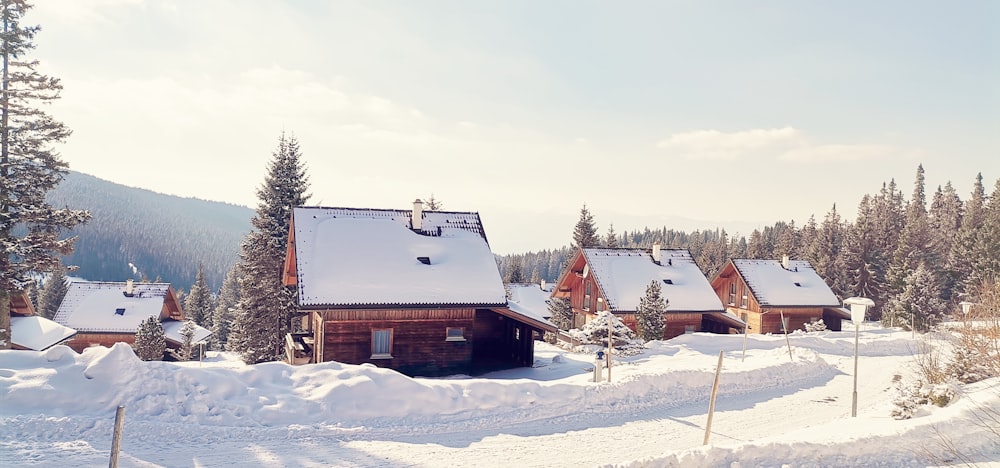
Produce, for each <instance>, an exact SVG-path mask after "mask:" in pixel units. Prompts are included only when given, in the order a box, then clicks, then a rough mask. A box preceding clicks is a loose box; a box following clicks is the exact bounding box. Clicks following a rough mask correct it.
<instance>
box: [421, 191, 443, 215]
mask: <svg viewBox="0 0 1000 468" xmlns="http://www.w3.org/2000/svg"><path fill="white" fill-rule="evenodd" d="M424 205H427V209H428V210H430V211H441V210H443V209H444V203H443V202H441V200H438V199H437V198H434V194H433V193H432V194H431V196H430V197H428V198H427V199H426V200H424Z"/></svg>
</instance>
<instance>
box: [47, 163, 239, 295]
mask: <svg viewBox="0 0 1000 468" xmlns="http://www.w3.org/2000/svg"><path fill="white" fill-rule="evenodd" d="M48 199H49V202H50V203H52V204H53V205H54V206H58V207H62V206H69V207H70V208H77V209H87V210H90V212H91V213H92V214H93V216H94V217H93V219H92V220H91V221H90V222H89V223H87V224H85V225H83V226H79V227H77V228H76V229H74V230H73V231H72V232H71V234H72V235H78V236H79V239H78V240H77V242H76V251H75V253H74V254H73V255H71V256H69V257H67V258H65V259H64V260H63V263H64V264H66V265H77V266H79V267H80V269H79V270H78V271H76V272H75V273H71V274H72V275H73V276H79V277H82V278H86V279H88V280H94V281H124V280H126V279H128V278H136V279H139V278H141V276H142V275H145V276H147V277H148V278H150V279H155V278H157V277H160V278H161V279H162V280H163V281H167V282H170V283H172V284H173V285H174V287H175V288H184V289H185V290H187V289H190V287H191V285H192V284H193V283H194V279H195V274H196V272H197V269H198V262H201V263H203V264H204V266H205V276H206V279H207V280H208V282H209V284H210V285H211V287H212V289H218V287H219V285H221V284H222V280H223V278H225V275H226V272H228V271H229V269H230V268H231V267H232V265H233V264H234V263H235V262H236V260H237V258H238V254H239V248H240V242H241V241H242V240H243V238H244V236H246V234H247V233H248V232H250V218H251V217H252V216H253V213H254V211H253V210H252V209H250V208H247V207H244V206H237V205H231V204H228V203H220V202H212V201H205V200H199V199H196V198H183V197H176V196H171V195H164V194H161V193H156V192H153V191H150V190H145V189H138V188H133V187H127V186H124V185H120V184H116V183H113V182H109V181H106V180H102V179H98V178H97V177H94V176H90V175H87V174H81V173H79V172H70V173H69V174H68V175H67V176H66V179H65V180H63V182H62V183H60V184H59V185H58V186H57V187H56V188H55V190H53V191H51V192H50V193H49V196H48ZM130 265H132V266H130ZM133 266H134V269H133Z"/></svg>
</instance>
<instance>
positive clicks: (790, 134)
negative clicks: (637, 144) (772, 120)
mask: <svg viewBox="0 0 1000 468" xmlns="http://www.w3.org/2000/svg"><path fill="white" fill-rule="evenodd" d="M804 139H805V138H804V136H803V135H802V134H801V132H799V131H798V130H797V129H795V128H792V127H783V128H770V129H753V130H744V131H738V132H732V133H725V132H720V131H718V130H698V131H694V132H687V133H676V134H673V135H671V136H670V138H667V139H665V140H661V141H660V142H658V143H657V144H656V147H657V148H659V149H662V150H665V151H668V152H670V153H673V154H676V155H678V156H681V157H683V158H685V159H695V160H735V159H742V158H746V157H750V156H754V155H758V154H760V153H762V152H765V151H767V152H772V153H773V152H779V151H784V150H786V149H787V148H789V147H795V146H800V145H803V144H804Z"/></svg>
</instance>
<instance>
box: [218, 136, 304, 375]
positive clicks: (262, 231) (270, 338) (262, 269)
mask: <svg viewBox="0 0 1000 468" xmlns="http://www.w3.org/2000/svg"><path fill="white" fill-rule="evenodd" d="M301 156H302V155H301V153H300V151H299V144H298V142H297V141H296V140H295V137H286V136H285V135H284V134H282V135H281V137H280V138H279V140H278V149H277V150H276V151H275V152H274V153H273V159H272V160H271V162H270V163H269V164H268V175H267V177H266V178H265V180H264V184H263V186H261V187H260V188H259V189H258V190H257V197H258V198H259V199H260V203H259V204H258V205H257V213H256V214H255V215H254V217H253V219H252V220H251V223H252V224H253V227H254V230H253V231H252V232H251V233H250V234H248V235H247V238H246V239H245V240H244V241H243V245H242V246H241V252H240V262H241V265H242V266H241V271H242V273H243V277H242V278H240V301H239V303H238V304H237V307H236V310H235V313H234V320H233V326H232V329H231V333H230V336H229V342H228V344H227V349H230V350H232V351H236V352H238V353H240V355H241V357H242V358H243V361H244V362H246V363H247V364H255V363H259V362H264V361H271V360H275V359H279V358H280V357H281V356H282V354H283V343H284V339H285V335H286V334H287V333H288V332H289V331H291V329H292V324H291V319H292V314H293V313H294V312H295V302H296V301H295V293H294V291H292V290H291V289H289V288H286V287H284V286H283V285H282V284H281V270H282V268H283V267H284V258H285V247H286V244H287V243H288V225H289V222H290V219H291V214H292V209H293V208H294V207H296V206H301V205H303V204H305V202H306V201H307V200H308V198H309V195H308V194H307V193H306V191H307V190H308V188H309V182H308V177H307V176H306V173H305V166H304V164H303V162H302V160H301Z"/></svg>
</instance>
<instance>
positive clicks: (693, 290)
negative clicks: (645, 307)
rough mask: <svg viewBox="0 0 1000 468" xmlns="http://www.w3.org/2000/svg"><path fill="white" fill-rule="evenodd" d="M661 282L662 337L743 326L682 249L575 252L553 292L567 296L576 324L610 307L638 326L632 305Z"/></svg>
mask: <svg viewBox="0 0 1000 468" xmlns="http://www.w3.org/2000/svg"><path fill="white" fill-rule="evenodd" d="M652 281H657V282H660V286H661V290H662V296H663V297H664V298H666V299H667V300H668V304H667V309H666V310H667V312H666V313H667V326H666V329H665V330H664V333H663V338H664V339H669V338H673V337H675V336H678V335H681V334H684V333H691V332H696V331H706V332H714V333H730V332H733V331H740V330H742V329H743V326H744V324H743V322H742V321H740V320H739V319H738V318H737V317H736V316H734V315H731V314H727V313H726V310H725V308H724V307H723V306H722V303H721V302H720V301H719V298H718V296H716V295H715V292H714V291H712V287H711V285H709V283H708V279H706V278H705V275H704V274H703V273H702V272H701V269H700V268H698V265H697V264H696V263H695V261H694V259H693V258H692V257H691V254H690V253H689V252H688V251H687V250H685V249H661V248H660V246H659V244H656V245H654V246H653V249H652V250H651V251H650V250H646V249H625V248H617V249H603V248H585V249H579V250H577V252H576V254H575V255H574V256H573V258H572V259H571V260H570V262H569V267H568V268H566V270H565V271H563V273H562V275H560V277H559V281H558V282H557V283H556V286H555V289H554V291H553V293H552V295H553V296H555V297H562V298H568V299H569V302H570V305H571V306H572V308H573V315H574V326H575V327H580V326H582V325H583V324H585V323H586V322H589V321H590V320H592V319H594V318H596V317H597V313H598V312H600V311H604V310H610V311H611V312H612V313H614V314H615V315H616V316H618V317H619V318H621V319H622V321H623V322H624V323H625V324H626V325H628V326H629V328H631V329H632V330H635V329H636V309H637V308H638V306H639V301H640V299H642V297H644V296H645V295H646V288H647V287H648V286H649V284H650V282H652Z"/></svg>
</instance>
